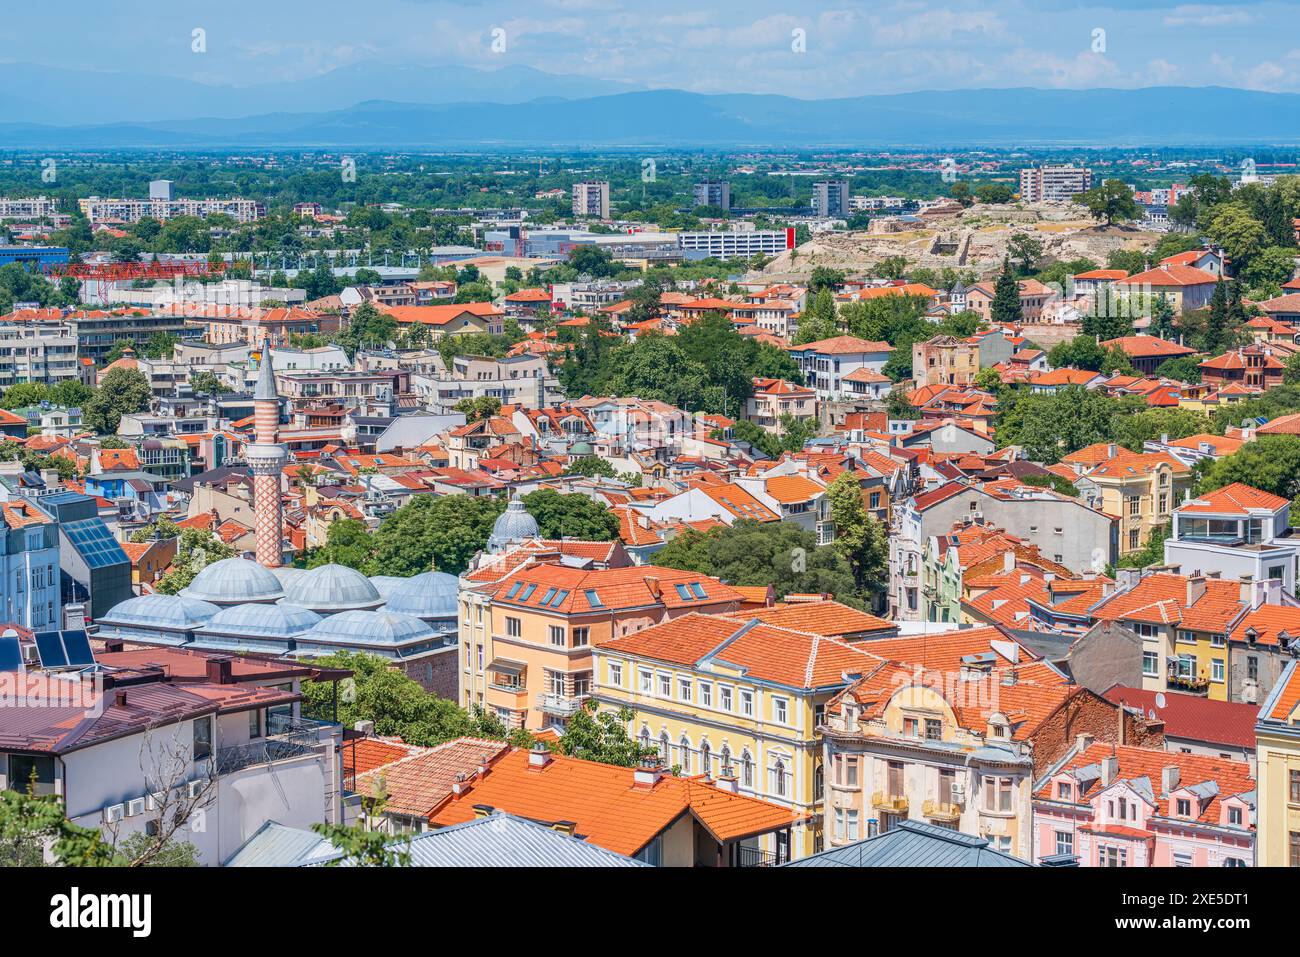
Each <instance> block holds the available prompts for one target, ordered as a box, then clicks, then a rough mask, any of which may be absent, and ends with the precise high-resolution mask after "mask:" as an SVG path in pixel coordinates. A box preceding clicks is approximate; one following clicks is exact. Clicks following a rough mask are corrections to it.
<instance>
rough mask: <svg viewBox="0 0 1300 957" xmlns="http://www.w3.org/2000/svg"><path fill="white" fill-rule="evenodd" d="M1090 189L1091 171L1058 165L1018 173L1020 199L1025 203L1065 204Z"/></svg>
mask: <svg viewBox="0 0 1300 957" xmlns="http://www.w3.org/2000/svg"><path fill="white" fill-rule="evenodd" d="M1089 189H1092V170H1090V169H1087V168H1085V167H1083V166H1073V165H1071V164H1068V163H1066V164H1060V165H1056V166H1035V167H1031V168H1029V169H1022V170H1021V171H1020V198H1021V199H1022V200H1023V201H1024V202H1026V203H1044V202H1046V203H1051V202H1057V203H1059V202H1067V201H1069V200H1071V199H1073V198H1074V197H1075V196H1077V195H1078V194H1079V193H1082V192H1084V191H1085V190H1089Z"/></svg>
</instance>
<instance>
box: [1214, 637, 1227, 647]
mask: <svg viewBox="0 0 1300 957" xmlns="http://www.w3.org/2000/svg"><path fill="white" fill-rule="evenodd" d="M1227 644H1228V636H1227V635H1220V634H1214V635H1210V647H1211V648H1224V647H1226V646H1227Z"/></svg>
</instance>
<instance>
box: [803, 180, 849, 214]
mask: <svg viewBox="0 0 1300 957" xmlns="http://www.w3.org/2000/svg"><path fill="white" fill-rule="evenodd" d="M812 207H813V215H814V216H816V217H817V218H818V219H842V218H845V217H847V216H848V215H849V211H850V210H849V184H848V181H847V180H827V181H825V182H821V183H813V194H812Z"/></svg>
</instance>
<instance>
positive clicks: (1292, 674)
mask: <svg viewBox="0 0 1300 957" xmlns="http://www.w3.org/2000/svg"><path fill="white" fill-rule="evenodd" d="M1280 685H1281V687H1279V688H1278V689H1277V692H1276V694H1277V697H1276V698H1274V699H1273V701H1272V702H1271V704H1272V705H1273V707H1272V708H1271V709H1269V712H1268V714H1267V715H1263V716H1262V717H1265V718H1268V719H1269V720H1270V721H1290V720H1291V717H1292V715H1294V714H1295V711H1296V708H1297V707H1300V667H1296V665H1295V663H1294V662H1292V664H1291V665H1290V667H1288V668H1287V671H1286V673H1285V674H1284V675H1283V679H1282V681H1281V682H1280Z"/></svg>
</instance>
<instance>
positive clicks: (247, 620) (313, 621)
mask: <svg viewBox="0 0 1300 957" xmlns="http://www.w3.org/2000/svg"><path fill="white" fill-rule="evenodd" d="M320 622H321V616H320V615H318V614H316V613H315V612H314V611H312V610H311V609H310V608H301V607H299V606H298V605H285V604H279V605H255V604H247V605H234V606H232V607H230V608H223V609H221V611H219V612H217V614H216V615H214V616H213V617H212V620H211V621H209V622H208V623H207V624H206V625H204V626H203V631H204V632H207V633H209V634H217V635H231V636H234V637H240V638H286V639H287V638H293V637H294V636H296V635H301V634H302V633H303V632H305V631H307V630H309V629H311V628H312V627H314V626H316V625H319V624H320Z"/></svg>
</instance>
